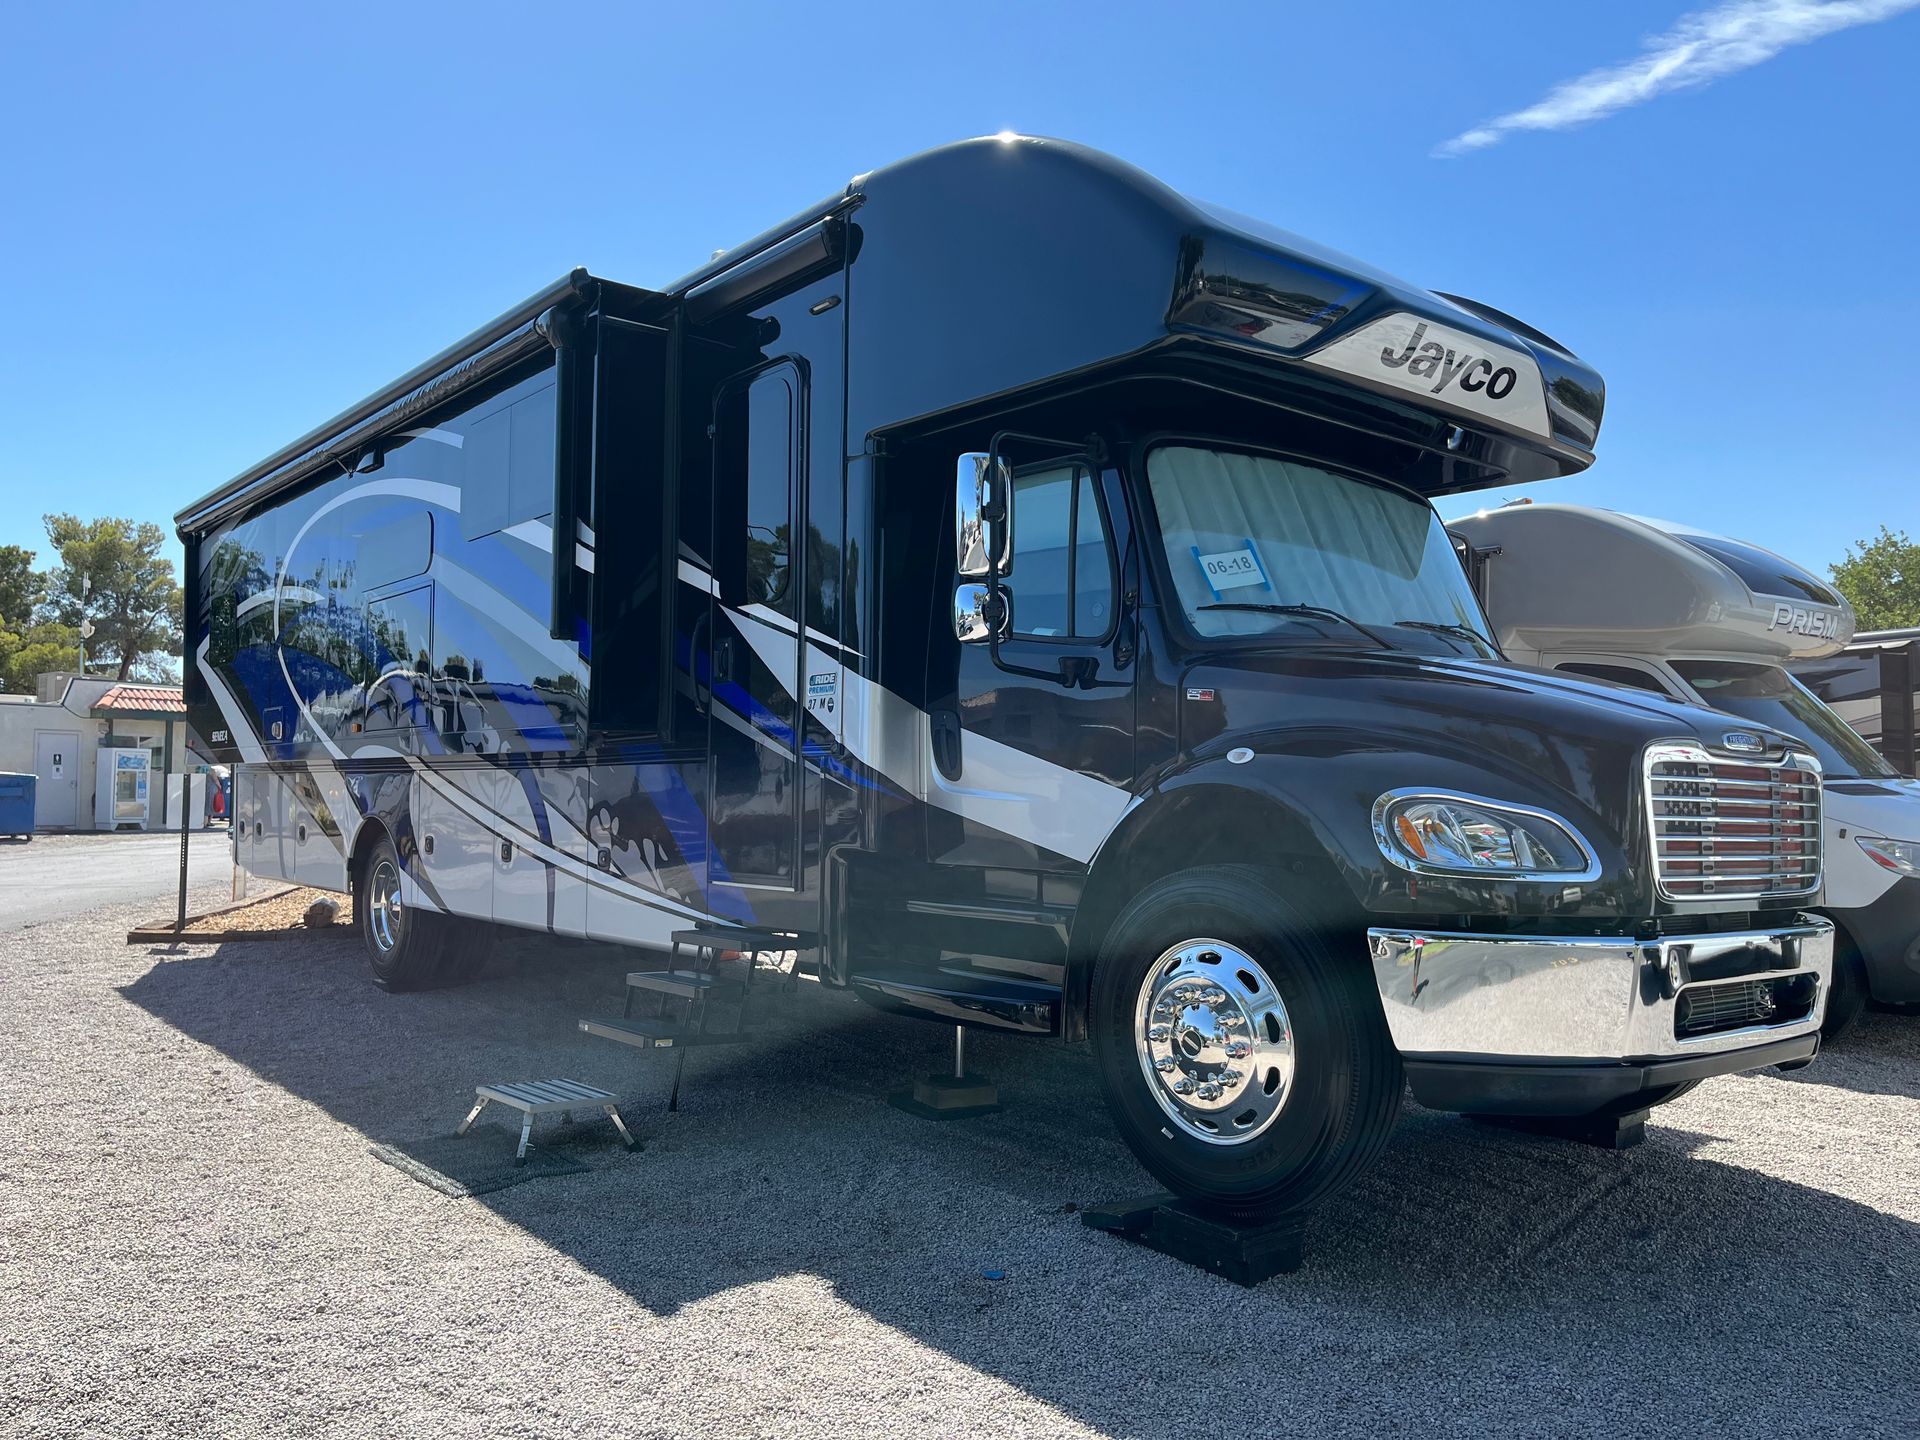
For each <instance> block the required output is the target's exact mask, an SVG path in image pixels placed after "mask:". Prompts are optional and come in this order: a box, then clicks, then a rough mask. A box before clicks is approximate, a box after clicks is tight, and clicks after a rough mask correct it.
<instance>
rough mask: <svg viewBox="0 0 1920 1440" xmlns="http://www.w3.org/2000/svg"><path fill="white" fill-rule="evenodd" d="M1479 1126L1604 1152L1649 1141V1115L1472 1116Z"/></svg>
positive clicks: (1641, 1113) (1634, 1113)
mask: <svg viewBox="0 0 1920 1440" xmlns="http://www.w3.org/2000/svg"><path fill="white" fill-rule="evenodd" d="M1467 1118H1468V1119H1469V1120H1471V1121H1473V1122H1474V1124H1476V1125H1491V1126H1493V1127H1495V1128H1496V1129H1500V1130H1519V1131H1523V1132H1524V1133H1526V1134H1528V1135H1550V1136H1552V1137H1553V1138H1554V1139H1556V1140H1574V1141H1577V1142H1579V1143H1580V1144H1582V1145H1594V1146H1597V1147H1599V1148H1600V1149H1602V1150H1631V1149H1632V1148H1633V1147H1634V1146H1636V1145H1638V1144H1639V1143H1640V1142H1641V1141H1642V1140H1644V1139H1646V1138H1647V1112H1646V1111H1645V1110H1634V1111H1631V1112H1629V1113H1628V1114H1625V1115H1469V1116H1468V1117H1467Z"/></svg>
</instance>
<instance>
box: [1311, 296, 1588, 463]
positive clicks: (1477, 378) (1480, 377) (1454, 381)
mask: <svg viewBox="0 0 1920 1440" xmlns="http://www.w3.org/2000/svg"><path fill="white" fill-rule="evenodd" d="M1301 358H1302V359H1303V360H1304V361H1305V362H1306V363H1307V364H1309V365H1318V366H1320V367H1321V368H1322V369H1325V370H1337V371H1339V372H1340V373H1341V374H1343V375H1352V376H1355V377H1356V378H1358V379H1361V380H1367V381H1371V382H1373V383H1374V384H1376V385H1384V386H1387V387H1389V388H1391V389H1394V390H1402V391H1405V392H1406V393H1408V394H1409V395H1413V396H1415V397H1417V398H1419V399H1421V400H1424V401H1427V402H1428V403H1431V404H1436V405H1445V406H1447V407H1448V408H1449V409H1453V410H1464V411H1467V412H1468V413H1470V414H1474V415H1484V416H1486V417H1487V418H1488V419H1490V420H1498V421H1499V422H1500V423H1501V424H1503V425H1506V426H1509V427H1510V428H1512V429H1515V430H1526V431H1529V432H1531V433H1532V434H1535V435H1547V436H1551V435H1552V434H1553V426H1552V423H1551V422H1550V421H1549V420H1548V418H1547V392H1546V386H1545V385H1544V384H1543V383H1542V381H1541V379H1540V366H1539V365H1538V364H1537V363H1536V362H1535V361H1534V358H1533V357H1532V356H1531V355H1528V354H1526V353H1525V352H1523V351H1519V350H1515V349H1512V348H1511V347H1509V346H1506V345H1500V344H1496V343H1495V342H1493V341H1491V340H1482V339H1481V338H1480V337H1479V336H1478V335H1469V334H1467V333H1466V332H1465V331H1464V330H1455V329H1453V328H1452V327H1451V326H1447V325H1441V324H1439V323H1438V322H1436V321H1433V320H1423V319H1421V318H1420V317H1419V316H1417V315H1386V316H1383V317H1382V318H1380V319H1378V320H1375V321H1372V322H1371V323H1369V324H1366V325H1362V326H1361V327H1360V328H1359V329H1358V330H1355V331H1354V332H1353V333H1352V334H1349V335H1343V336H1341V337H1340V338H1339V339H1338V340H1335V341H1334V342H1333V343H1332V344H1331V345H1326V346H1322V347H1321V348H1320V349H1318V350H1316V351H1314V352H1313V353H1312V354H1311V355H1306V356H1302V357H1301Z"/></svg>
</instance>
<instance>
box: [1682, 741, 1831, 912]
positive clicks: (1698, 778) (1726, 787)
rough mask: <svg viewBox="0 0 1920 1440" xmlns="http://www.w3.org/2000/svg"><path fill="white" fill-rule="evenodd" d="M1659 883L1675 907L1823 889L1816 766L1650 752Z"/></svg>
mask: <svg viewBox="0 0 1920 1440" xmlns="http://www.w3.org/2000/svg"><path fill="white" fill-rule="evenodd" d="M1647 816H1648V823H1649V825H1650V826H1651V828H1652V831H1653V854H1654V874H1655V876H1656V878H1657V879H1658V881H1659V885H1660V893H1661V894H1662V895H1664V896H1666V897H1667V898H1668V899H1670V900H1752V899H1758V898H1761V897H1763V896H1772V895H1808V894H1811V893H1813V892H1814V891H1815V890H1818V889H1819V888H1820V766H1819V762H1818V761H1816V760H1813V759H1812V758H1810V757H1808V756H1806V755H1796V754H1789V755H1787V756H1786V757H1785V758H1784V759H1782V760H1776V761H1771V762H1768V761H1762V760H1727V759H1722V758H1721V757H1719V756H1716V755H1711V754H1709V753H1708V752H1707V751H1706V750H1703V749H1701V748H1700V747H1699V746H1695V745H1656V746H1654V747H1653V748H1652V749H1651V750H1649V751H1648V752H1647Z"/></svg>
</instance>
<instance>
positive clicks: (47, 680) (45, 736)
mask: <svg viewBox="0 0 1920 1440" xmlns="http://www.w3.org/2000/svg"><path fill="white" fill-rule="evenodd" d="M122 746H132V747H136V748H140V749H144V750H146V751H147V752H148V753H149V755H150V756H151V757H152V760H151V763H152V767H153V768H152V774H151V779H150V782H149V783H150V789H151V794H152V796H153V800H152V806H151V816H150V819H149V821H148V823H149V826H150V827H151V828H154V829H158V828H159V827H160V825H161V821H162V809H161V805H162V800H161V797H163V796H164V795H165V794H166V793H167V777H168V776H171V775H173V774H175V773H178V772H189V773H190V772H193V771H204V770H205V769H206V766H205V765H204V764H203V763H202V762H201V761H200V760H199V759H198V758H197V757H196V756H195V755H193V754H192V753H191V752H190V751H189V750H188V748H187V707H186V703H185V701H184V700H183V699H182V698H181V694H180V687H179V686H178V685H144V684H137V683H134V682H130V681H129V682H124V683H123V682H121V681H118V680H103V679H100V678H99V677H97V676H81V675H75V674H71V673H69V672H66V671H54V672H52V673H49V674H45V675H42V676H40V677H39V681H38V693H37V694H34V695H0V771H14V772H18V773H20V774H26V775H35V776H38V777H39V779H38V784H37V787H36V790H35V797H34V817H33V818H34V828H35V829H37V830H90V829H92V828H94V815H93V804H94V770H95V763H96V760H97V758H98V756H99V752H100V751H101V750H102V749H106V748H109V747H122Z"/></svg>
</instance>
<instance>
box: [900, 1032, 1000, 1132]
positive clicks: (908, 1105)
mask: <svg viewBox="0 0 1920 1440" xmlns="http://www.w3.org/2000/svg"><path fill="white" fill-rule="evenodd" d="M887 1103H888V1104H889V1105H891V1106H893V1107H894V1109H896V1110H904V1111H906V1112H907V1114H909V1115H918V1116H919V1117H920V1118H921V1119H922V1120H971V1119H972V1118H973V1117H974V1116H976V1115H992V1114H994V1113H996V1112H997V1111H998V1110H999V1109H1000V1087H999V1086H998V1085H995V1084H994V1083H993V1082H992V1081H990V1080H983V1079H981V1078H980V1077H979V1076H978V1075H969V1074H968V1073H967V1027H966V1026H964V1025H956V1026H954V1027H953V1073H952V1074H951V1075H943V1074H941V1073H939V1072H938V1071H935V1072H934V1073H933V1074H931V1075H928V1076H926V1077H925V1078H923V1079H920V1080H916V1081H914V1082H913V1089H911V1090H897V1091H895V1092H894V1093H893V1094H891V1095H889V1096H888V1097H887Z"/></svg>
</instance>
